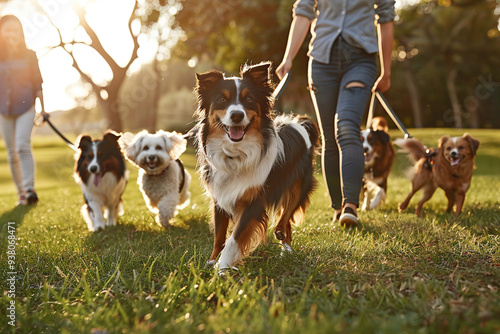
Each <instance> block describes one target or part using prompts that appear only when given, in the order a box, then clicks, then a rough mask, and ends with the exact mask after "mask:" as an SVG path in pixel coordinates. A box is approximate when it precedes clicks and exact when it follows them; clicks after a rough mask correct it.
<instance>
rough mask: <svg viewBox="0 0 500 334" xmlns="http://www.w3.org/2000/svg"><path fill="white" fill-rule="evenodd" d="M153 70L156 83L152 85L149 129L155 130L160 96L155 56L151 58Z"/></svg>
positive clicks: (158, 71)
mask: <svg viewBox="0 0 500 334" xmlns="http://www.w3.org/2000/svg"><path fill="white" fill-rule="evenodd" d="M153 72H154V74H155V80H156V84H155V86H154V94H153V102H152V106H151V116H150V119H149V131H150V132H156V129H157V127H158V106H159V104H160V97H161V71H160V67H159V64H158V60H157V59H156V57H155V58H154V60H153Z"/></svg>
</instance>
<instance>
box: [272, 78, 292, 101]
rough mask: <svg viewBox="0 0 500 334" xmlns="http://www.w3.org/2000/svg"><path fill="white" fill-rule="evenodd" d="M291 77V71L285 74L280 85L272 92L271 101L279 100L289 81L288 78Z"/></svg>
mask: <svg viewBox="0 0 500 334" xmlns="http://www.w3.org/2000/svg"><path fill="white" fill-rule="evenodd" d="M291 76H292V71H288V73H287V74H285V76H284V77H283V78H282V79H281V81H280V83H279V84H278V86H277V87H276V88H275V89H274V92H273V94H272V97H273V100H275V101H276V100H277V99H279V98H280V96H281V94H283V91H284V90H285V87H286V85H288V81H290V77H291Z"/></svg>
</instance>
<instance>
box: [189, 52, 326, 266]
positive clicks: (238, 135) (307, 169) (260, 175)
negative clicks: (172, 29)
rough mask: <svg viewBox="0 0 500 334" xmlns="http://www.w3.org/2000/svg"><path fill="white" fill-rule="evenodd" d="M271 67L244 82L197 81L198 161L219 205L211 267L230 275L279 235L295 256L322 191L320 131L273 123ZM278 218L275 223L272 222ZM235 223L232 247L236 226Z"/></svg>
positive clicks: (299, 122) (303, 122)
mask: <svg viewBox="0 0 500 334" xmlns="http://www.w3.org/2000/svg"><path fill="white" fill-rule="evenodd" d="M270 66H271V64H270V63H269V62H266V63H261V64H258V65H255V66H245V67H244V68H243V69H242V71H241V73H240V74H241V77H231V78H225V77H224V74H223V73H221V72H219V71H210V72H207V73H203V74H197V85H196V88H195V92H196V94H197V97H198V110H197V112H196V115H197V117H198V119H199V123H198V125H197V128H198V131H197V139H196V144H197V155H198V166H199V169H200V173H201V178H202V181H203V182H204V184H205V186H206V189H207V191H208V193H209V195H210V196H211V198H212V200H213V223H214V246H213V252H212V255H211V256H210V259H209V261H208V262H207V265H213V264H215V261H216V259H217V257H218V256H219V253H220V257H219V259H218V262H217V267H218V268H219V270H222V269H226V268H230V267H232V266H234V265H235V264H236V263H238V262H239V261H241V260H242V259H243V258H244V257H245V256H247V255H248V254H249V253H250V252H252V251H253V250H254V249H255V248H256V247H257V246H258V245H259V244H260V243H261V242H262V241H263V240H264V239H265V237H266V232H267V226H268V221H269V219H270V218H271V219H273V218H274V220H275V222H276V223H277V224H276V227H275V230H274V234H275V236H276V238H277V239H278V240H281V242H282V245H283V247H284V248H285V249H286V250H287V251H291V246H290V245H291V240H292V227H291V224H292V223H300V222H301V221H302V220H303V217H304V213H305V209H306V207H307V205H308V204H309V201H310V196H311V193H312V192H313V190H314V189H315V188H316V184H317V181H316V179H315V177H314V157H315V154H316V151H317V148H318V147H319V131H318V127H317V125H316V124H315V123H314V122H312V121H311V120H310V119H309V118H308V117H306V116H292V115H287V116H278V117H276V118H274V119H273V114H272V111H271V107H272V103H273V101H272V97H271V95H272V87H271V80H270ZM270 216H272V217H270ZM230 222H232V223H234V228H233V231H232V234H231V236H230V237H229V238H228V239H227V240H226V233H227V230H228V226H229V223H230Z"/></svg>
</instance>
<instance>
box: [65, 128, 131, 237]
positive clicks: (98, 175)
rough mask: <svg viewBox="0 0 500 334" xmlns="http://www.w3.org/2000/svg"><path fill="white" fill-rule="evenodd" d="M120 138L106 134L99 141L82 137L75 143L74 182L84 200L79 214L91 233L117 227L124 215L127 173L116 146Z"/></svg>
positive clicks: (115, 134) (111, 133) (114, 134)
mask: <svg viewBox="0 0 500 334" xmlns="http://www.w3.org/2000/svg"><path fill="white" fill-rule="evenodd" d="M118 138H120V135H119V134H117V133H115V132H112V131H108V132H106V133H105V134H104V136H103V138H102V139H99V140H94V141H93V140H92V138H91V137H90V136H87V135H82V136H80V138H79V139H78V141H77V146H78V151H77V153H76V155H75V160H76V166H75V173H74V176H75V180H76V182H77V183H78V184H80V186H81V188H82V192H83V197H84V199H85V204H84V205H83V207H82V210H81V213H82V216H83V219H84V220H85V222H86V223H87V226H88V228H89V230H90V231H97V230H99V229H104V227H105V226H114V225H116V220H117V218H118V216H119V215H121V214H122V213H123V208H122V198H121V196H122V194H123V192H124V191H125V186H126V185H127V180H128V172H127V170H126V169H125V160H124V158H123V156H122V153H121V151H120V146H119V145H118Z"/></svg>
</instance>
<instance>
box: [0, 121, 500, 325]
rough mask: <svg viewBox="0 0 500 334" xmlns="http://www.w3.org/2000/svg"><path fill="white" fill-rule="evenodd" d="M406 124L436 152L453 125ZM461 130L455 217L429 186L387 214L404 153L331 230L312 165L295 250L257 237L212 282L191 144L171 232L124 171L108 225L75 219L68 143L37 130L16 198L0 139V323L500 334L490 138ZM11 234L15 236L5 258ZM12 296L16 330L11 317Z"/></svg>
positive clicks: (498, 140) (402, 181) (399, 192)
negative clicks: (420, 213)
mask: <svg viewBox="0 0 500 334" xmlns="http://www.w3.org/2000/svg"><path fill="white" fill-rule="evenodd" d="M410 132H411V133H412V134H413V135H414V136H415V137H416V138H419V139H421V140H422V141H423V142H424V144H426V145H428V146H433V147H435V146H436V145H437V140H438V138H439V137H440V136H441V135H443V134H452V135H461V134H462V132H461V131H457V130H452V129H422V130H412V131H410ZM469 133H471V135H472V136H474V137H476V138H477V139H479V140H480V141H481V145H480V147H479V150H478V156H477V158H476V165H477V169H476V170H475V172H474V177H473V179H472V186H471V188H470V190H469V192H468V193H467V197H466V201H465V206H464V212H463V214H462V215H461V216H460V217H459V218H458V219H457V218H455V217H454V216H453V215H448V214H445V213H443V209H444V207H445V205H446V202H445V201H446V200H445V196H444V192H443V191H442V190H438V191H437V192H436V194H435V195H434V197H433V198H432V199H431V200H430V201H429V202H428V203H427V205H426V206H424V217H422V218H417V217H416V216H415V215H414V214H413V212H414V209H415V205H416V202H417V201H418V199H419V198H420V196H421V193H418V194H417V195H416V197H415V198H414V199H413V200H412V202H411V203H410V207H409V209H408V212H405V213H402V214H399V213H398V212H397V204H398V203H399V202H400V201H402V200H403V199H404V197H405V196H406V195H407V194H408V192H409V191H410V182H409V181H408V180H407V179H406V178H405V177H404V174H403V171H404V169H405V168H407V167H408V166H409V162H408V160H407V159H406V158H405V157H403V156H401V155H398V156H397V159H396V163H395V166H394V168H393V172H392V174H391V176H390V178H389V186H388V199H387V201H386V203H385V204H384V206H382V207H381V208H380V209H378V210H376V211H372V212H367V213H361V214H360V219H361V224H360V226H358V227H357V228H355V229H350V230H346V229H343V228H341V227H340V226H338V225H336V224H332V222H331V219H332V217H333V212H332V210H331V209H329V208H328V207H329V201H328V199H327V197H326V194H325V187H324V184H323V181H322V180H323V179H322V177H321V173H320V172H319V171H318V173H317V177H318V179H319V180H320V181H321V186H320V187H319V189H318V190H317V191H316V192H315V194H314V197H313V200H312V203H311V206H310V207H309V210H308V211H307V215H306V220H305V222H304V223H303V224H302V225H300V226H297V227H295V230H294V237H293V238H294V239H293V243H292V247H293V249H294V253H293V254H285V255H284V256H281V255H280V253H281V248H280V246H279V244H278V243H277V241H276V240H275V239H274V237H273V235H272V233H269V238H268V241H267V243H265V244H262V245H261V246H259V248H258V249H257V250H256V251H255V252H254V253H252V255H251V256H250V257H248V258H247V259H246V260H245V262H244V263H243V264H241V265H239V271H233V272H230V273H229V274H228V275H226V276H225V277H221V278H219V277H218V276H217V275H215V274H214V271H213V269H206V268H204V265H205V262H206V261H207V259H208V257H209V255H210V252H211V249H212V234H211V232H210V228H209V205H208V202H207V198H206V197H205V195H204V194H203V191H202V188H201V186H200V183H199V182H198V174H195V171H194V169H195V155H194V149H193V148H192V146H191V147H190V149H189V150H188V152H187V153H186V154H184V155H183V157H182V159H183V161H184V163H185V166H186V167H187V168H188V170H189V171H190V172H191V173H192V175H193V182H192V185H191V193H192V194H193V196H192V200H191V204H190V206H189V207H188V208H186V209H184V210H183V211H181V212H180V214H179V215H178V216H177V217H176V219H175V222H174V226H172V227H171V228H169V229H168V230H167V231H165V230H163V229H162V228H161V227H160V226H158V225H157V224H156V223H155V222H154V218H153V216H152V215H151V214H150V213H149V212H148V210H147V208H146V206H145V203H144V200H143V199H142V195H141V193H140V192H139V190H138V187H137V184H136V177H137V170H136V169H135V168H134V167H132V166H131V165H130V164H127V166H128V169H129V170H130V182H129V183H128V185H127V189H126V191H125V194H124V207H125V214H124V215H123V216H122V217H121V218H120V220H119V224H118V226H116V227H112V228H108V229H106V230H105V231H101V232H97V233H91V232H89V231H88V230H87V227H86V224H85V223H84V221H83V219H82V217H81V216H80V207H81V206H82V204H83V196H82V194H81V191H80V188H79V186H78V185H77V184H76V183H75V182H74V180H73V177H72V169H73V164H74V162H73V151H71V149H69V148H67V147H66V146H65V145H64V143H63V142H62V141H61V140H60V139H59V138H57V137H52V138H44V137H38V136H35V138H34V152H35V156H36V161H37V170H38V173H37V190H38V194H39V197H40V203H39V204H38V205H37V206H35V207H16V206H15V202H16V200H17V196H16V192H15V188H14V185H13V182H12V181H11V178H10V173H9V169H8V164H7V161H6V159H7V158H6V152H5V147H4V146H3V142H2V143H1V144H0V145H2V146H0V189H1V192H0V226H1V227H2V229H1V233H0V239H1V240H0V248H1V253H0V266H1V268H2V269H1V271H0V281H1V282H2V287H3V291H4V293H3V295H2V296H1V300H2V306H1V313H0V314H1V319H2V320H1V322H0V332H1V333H11V332H12V333H14V332H16V333H93V334H104V333H193V332H202V333H337V332H338V333H499V332H500V292H499V287H500V236H499V235H500V202H499V195H500V192H499V189H500V170H499V168H498V166H499V165H500V158H499V154H498V152H499V148H500V134H499V133H498V131H494V130H470V131H469ZM400 136H401V135H400V133H398V132H393V137H400ZM318 170H319V166H318ZM9 227H10V228H9ZM9 236H10V237H11V238H13V237H12V236H15V238H16V241H17V243H16V245H15V257H14V261H13V262H11V263H9V262H8V260H9V259H8V257H7V255H8V254H7V251H8V249H9V248H8V247H9V244H8V241H9ZM10 266H12V267H10ZM10 272H15V274H10ZM9 290H10V291H9ZM12 302H14V303H15V304H14V305H15V325H16V327H13V326H11V325H9V322H10V321H11V319H9V317H8V316H9V315H10V314H11V313H10V311H9V310H8V307H9V306H10V305H11V303H12Z"/></svg>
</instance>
